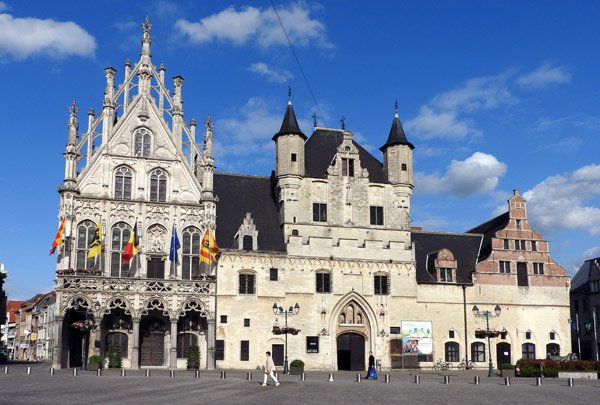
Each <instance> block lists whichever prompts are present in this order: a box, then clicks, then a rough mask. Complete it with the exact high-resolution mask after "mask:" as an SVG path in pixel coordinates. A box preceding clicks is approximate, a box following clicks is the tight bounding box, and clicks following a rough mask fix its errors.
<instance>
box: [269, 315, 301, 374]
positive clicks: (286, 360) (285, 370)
mask: <svg viewBox="0 0 600 405" xmlns="http://www.w3.org/2000/svg"><path fill="white" fill-rule="evenodd" d="M299 312H300V305H298V303H296V305H294V306H293V307H290V309H288V310H287V311H286V310H284V309H283V307H278V306H277V303H275V304H273V314H275V315H280V316H281V315H283V316H284V317H285V327H286V328H287V326H288V322H287V320H288V315H289V316H292V315H298V313H299ZM287 335H288V334H287V333H285V361H284V363H283V374H289V373H290V370H289V368H288V352H287V350H288V342H287Z"/></svg>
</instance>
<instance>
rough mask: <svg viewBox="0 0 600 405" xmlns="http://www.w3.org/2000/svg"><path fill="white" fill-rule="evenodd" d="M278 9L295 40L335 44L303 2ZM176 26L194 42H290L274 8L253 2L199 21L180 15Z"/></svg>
mask: <svg viewBox="0 0 600 405" xmlns="http://www.w3.org/2000/svg"><path fill="white" fill-rule="evenodd" d="M278 12H279V16H280V17H281V21H282V22H283V25H284V27H285V29H286V32H287V34H288V36H289V38H290V40H291V41H292V44H294V45H302V46H306V45H309V44H317V45H318V46H320V47H323V48H331V47H332V45H331V43H329V41H328V40H327V36H326V34H325V25H324V24H323V23H322V22H320V21H318V20H315V19H311V17H310V10H309V9H308V8H306V7H305V5H304V4H303V3H292V4H290V5H289V6H288V7H280V8H278ZM175 28H176V29H177V30H178V31H179V32H180V33H181V34H183V35H185V36H187V37H188V38H189V40H190V41H191V42H194V43H204V42H210V41H214V40H218V41H230V42H232V43H233V44H234V45H243V44H245V43H247V42H251V41H254V42H256V44H257V45H259V46H261V47H269V46H272V45H287V40H286V38H285V34H284V33H283V31H282V29H281V25H280V23H279V20H278V19H277V15H276V14H275V12H274V11H273V9H272V8H267V9H264V10H261V9H258V8H255V7H251V6H249V7H246V8H245V9H241V10H239V11H238V10H236V9H235V8H234V7H229V8H227V9H225V10H223V11H221V12H219V13H217V14H213V15H211V16H208V17H205V18H203V19H201V20H200V21H198V22H190V21H188V20H185V19H179V20H177V22H176V23H175Z"/></svg>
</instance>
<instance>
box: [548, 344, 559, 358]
mask: <svg viewBox="0 0 600 405" xmlns="http://www.w3.org/2000/svg"><path fill="white" fill-rule="evenodd" d="M546 353H547V354H551V355H553V356H558V355H560V345H558V344H557V343H548V344H547V345H546Z"/></svg>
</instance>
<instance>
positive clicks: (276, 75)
mask: <svg viewBox="0 0 600 405" xmlns="http://www.w3.org/2000/svg"><path fill="white" fill-rule="evenodd" d="M248 70H249V71H251V72H254V73H258V74H259V75H261V76H263V77H266V78H267V80H268V81H269V82H272V83H286V82H288V81H290V80H291V79H293V78H294V75H293V74H292V73H291V72H288V71H287V70H280V71H277V70H273V69H271V68H269V66H267V64H266V63H263V62H257V63H254V64H253V65H252V66H250V67H249V68H248Z"/></svg>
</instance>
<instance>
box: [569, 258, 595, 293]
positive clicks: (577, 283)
mask: <svg viewBox="0 0 600 405" xmlns="http://www.w3.org/2000/svg"><path fill="white" fill-rule="evenodd" d="M599 262H600V258H596V259H590V260H586V261H585V262H583V265H582V266H581V268H580V269H579V270H577V273H575V275H574V276H573V278H572V279H571V292H580V291H586V290H589V288H590V280H592V279H595V280H597V279H598V278H600V276H599V274H598V263H599ZM594 271H595V272H596V273H595V274H594Z"/></svg>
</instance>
